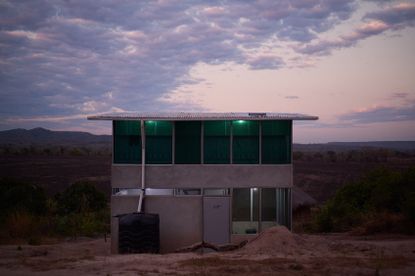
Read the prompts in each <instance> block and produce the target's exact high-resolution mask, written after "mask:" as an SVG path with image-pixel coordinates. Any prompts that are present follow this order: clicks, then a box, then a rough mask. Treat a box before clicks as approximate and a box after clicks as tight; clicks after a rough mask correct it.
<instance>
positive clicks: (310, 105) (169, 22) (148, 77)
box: [0, 0, 415, 143]
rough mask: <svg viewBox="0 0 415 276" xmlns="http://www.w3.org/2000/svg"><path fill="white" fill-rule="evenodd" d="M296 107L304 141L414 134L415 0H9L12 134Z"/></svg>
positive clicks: (2, 14)
mask: <svg viewBox="0 0 415 276" xmlns="http://www.w3.org/2000/svg"><path fill="white" fill-rule="evenodd" d="M127 111H139V112H145V111H157V112H163V111H165V112H171V111H186V112H198V111H199V112H202V111H203V112H284V113H303V114H309V115H316V116H319V120H318V121H297V122H295V124H294V141H295V142H300V143H320V142H330V141H388V140H415V1H387V0H384V1H381V0H378V1H351V0H324V1H317V0H295V1H284V0H281V1H273V0H259V1H225V0H223V1H215V0H212V1H196V0H194V1H182V0H177V1H176V0H172V1H166V0H159V1H116V0H112V1H111V0H104V1H95V0H79V1H71V0H69V1H59V0H56V1H36V0H35V1H4V0H0V130H6V129H12V128H26V129H30V128H34V127H44V128H49V129H53V130H77V131H88V132H92V133H96V134H109V133H111V123H110V122H108V121H88V120H86V117H87V116H88V115H93V114H101V113H108V112H127Z"/></svg>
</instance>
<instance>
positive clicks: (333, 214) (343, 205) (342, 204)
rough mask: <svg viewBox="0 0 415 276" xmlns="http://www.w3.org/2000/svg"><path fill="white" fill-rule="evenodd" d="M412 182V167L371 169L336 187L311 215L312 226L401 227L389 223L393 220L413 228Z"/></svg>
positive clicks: (414, 202) (414, 187)
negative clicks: (314, 213) (404, 169)
mask: <svg viewBox="0 0 415 276" xmlns="http://www.w3.org/2000/svg"><path fill="white" fill-rule="evenodd" d="M414 183H415V168H411V169H408V170H407V171H405V172H403V173H398V172H393V171H390V170H387V169H384V168H380V169H377V170H374V171H372V172H370V173H369V174H367V175H366V176H365V177H363V178H362V179H361V180H360V181H358V182H355V183H350V184H347V185H345V186H343V187H342V188H340V189H339V190H338V191H337V192H336V194H335V195H334V197H333V198H331V199H330V200H328V201H327V202H326V204H325V205H324V206H322V208H321V209H320V211H319V212H318V213H317V214H316V215H315V217H314V229H315V230H316V231H319V232H331V231H336V232H342V231H349V230H351V229H353V228H355V227H359V226H362V225H366V226H367V227H368V229H367V231H366V232H382V230H383V231H385V232H396V231H397V230H396V229H401V230H402V229H403V227H399V226H398V227H392V225H393V224H394V223H396V222H399V223H400V224H405V225H407V226H408V227H409V228H408V227H406V228H407V229H413V227H412V226H411V225H412V224H414V223H415V185H414ZM382 221H383V222H382ZM370 229H372V230H370ZM401 230H399V231H401Z"/></svg>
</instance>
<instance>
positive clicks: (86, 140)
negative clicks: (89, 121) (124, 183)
mask: <svg viewBox="0 0 415 276" xmlns="http://www.w3.org/2000/svg"><path fill="white" fill-rule="evenodd" d="M110 143H111V135H94V134H91V133H88V132H80V131H52V130H48V129H44V128H40V127H38V128H34V129H29V130H26V129H21V128H18V129H11V130H5V131H0V144H1V145H7V144H9V145H21V146H24V145H42V146H45V145H73V146H81V145H82V146H86V145H92V144H93V145H98V144H102V145H110Z"/></svg>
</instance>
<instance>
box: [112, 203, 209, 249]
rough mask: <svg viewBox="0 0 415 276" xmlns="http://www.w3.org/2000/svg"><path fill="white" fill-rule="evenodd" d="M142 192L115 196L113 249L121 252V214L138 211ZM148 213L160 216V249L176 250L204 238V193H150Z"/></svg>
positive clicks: (113, 207)
mask: <svg viewBox="0 0 415 276" xmlns="http://www.w3.org/2000/svg"><path fill="white" fill-rule="evenodd" d="M138 200H139V197H138V196H112V197H111V253H113V254H117V253H118V218H117V217H115V216H116V215H119V214H125V213H132V212H137V205H138ZM144 208H145V212H146V213H153V214H158V215H159V218H160V252H161V253H168V252H173V251H174V250H176V249H178V248H180V247H184V246H188V245H191V244H194V243H196V242H200V241H202V233H203V228H202V227H203V223H202V218H203V216H202V197H201V196H183V197H180V196H175V197H173V196H149V197H146V198H145V200H144Z"/></svg>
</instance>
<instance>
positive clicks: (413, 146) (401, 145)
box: [293, 141, 415, 151]
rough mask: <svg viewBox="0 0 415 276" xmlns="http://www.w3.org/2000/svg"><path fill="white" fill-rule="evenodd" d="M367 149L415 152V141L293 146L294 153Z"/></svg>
mask: <svg viewBox="0 0 415 276" xmlns="http://www.w3.org/2000/svg"><path fill="white" fill-rule="evenodd" d="M365 148H366V149H368V148H370V149H380V148H383V149H390V150H398V151H415V141H373V142H330V143H322V144H294V145H293V149H294V151H330V150H331V151H348V150H359V149H365Z"/></svg>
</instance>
